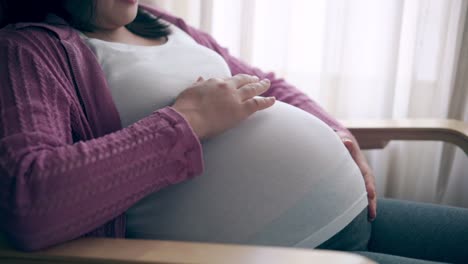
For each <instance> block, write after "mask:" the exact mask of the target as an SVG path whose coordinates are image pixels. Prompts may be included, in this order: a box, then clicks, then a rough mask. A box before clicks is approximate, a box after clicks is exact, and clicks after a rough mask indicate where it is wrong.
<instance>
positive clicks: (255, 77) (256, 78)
mask: <svg viewBox="0 0 468 264" xmlns="http://www.w3.org/2000/svg"><path fill="white" fill-rule="evenodd" d="M252 78H254V79H255V80H257V81H258V80H260V78H258V76H255V75H252Z"/></svg>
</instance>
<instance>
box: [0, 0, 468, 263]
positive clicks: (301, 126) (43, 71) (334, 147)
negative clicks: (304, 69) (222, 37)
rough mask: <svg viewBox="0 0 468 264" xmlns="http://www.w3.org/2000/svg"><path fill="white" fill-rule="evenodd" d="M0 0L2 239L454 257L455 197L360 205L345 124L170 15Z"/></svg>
mask: <svg viewBox="0 0 468 264" xmlns="http://www.w3.org/2000/svg"><path fill="white" fill-rule="evenodd" d="M1 3H2V6H1V7H2V8H3V22H2V24H0V26H4V25H6V24H9V25H8V26H6V27H5V28H3V29H2V30H1V31H0V58H1V59H2V61H6V63H2V66H1V67H0V88H1V90H0V92H1V93H0V107H1V109H0V110H1V112H0V113H1V114H0V124H1V131H0V133H1V134H0V193H1V198H0V199H1V200H0V215H1V218H0V228H1V231H2V232H4V233H6V234H7V236H8V237H9V239H10V240H11V242H12V243H13V244H14V245H16V246H17V247H18V248H20V249H23V250H37V249H41V248H44V247H48V246H51V245H54V244H57V243H61V242H64V241H68V240H71V239H74V238H77V237H80V236H85V235H86V236H110V237H124V236H127V237H134V238H154V239H174V240H189V241H207V242H222V243H241V244H258V245H276V246H290V247H305V248H322V249H335V250H347V251H356V252H358V253H360V254H363V255H366V256H368V257H370V258H372V259H375V260H377V261H379V262H382V263H427V262H428V261H426V260H433V261H450V262H463V261H466V260H467V259H468V255H467V253H466V251H465V250H464V248H465V246H466V245H467V243H468V228H467V224H466V223H468V212H467V210H466V209H460V208H450V207H441V206H435V205H424V204H417V203H409V202H401V201H394V200H383V199H382V200H380V201H379V217H378V218H375V217H376V198H375V191H374V183H373V177H372V173H371V172H370V169H369V167H368V165H367V163H366V161H365V159H364V158H363V155H362V153H361V151H360V150H359V147H358V146H357V144H356V142H355V141H354V138H353V137H352V135H350V134H349V132H348V131H347V130H346V129H345V128H343V127H342V126H341V125H340V124H339V123H337V122H336V120H334V119H333V118H332V117H330V116H329V115H327V114H326V113H325V112H324V111H323V110H322V109H321V108H320V107H319V106H318V105H317V104H315V103H314V102H312V101H311V100H310V99H309V98H307V97H306V96H305V95H304V94H302V93H301V92H299V91H298V90H297V89H295V88H294V87H292V86H291V85H289V84H287V83H286V82H285V81H284V80H282V79H277V78H275V77H274V75H273V74H265V73H263V72H262V71H260V70H258V69H256V68H252V67H250V66H248V65H246V64H245V63H243V62H241V61H239V60H238V59H236V58H234V57H232V56H230V55H229V54H228V52H227V50H225V49H223V48H221V47H220V46H219V45H218V44H217V43H216V42H215V41H214V40H213V39H212V38H211V37H210V36H209V35H207V34H205V33H202V32H200V31H198V30H196V29H194V28H191V27H189V26H187V25H186V24H185V23H184V21H182V20H181V19H178V18H175V17H173V16H171V15H169V14H166V13H164V12H161V11H160V10H156V9H152V8H149V7H144V6H139V5H138V3H137V1H136V0H95V1H91V0H86V1H77V0H48V1H32V0H31V1H24V0H23V1H9V0H4V1H3V2H1ZM26 6H28V7H29V8H23V7H26ZM30 10H31V11H30ZM275 97H276V98H275ZM368 218H369V220H374V219H375V221H372V222H369V221H368ZM452 222H455V224H454V223H452Z"/></svg>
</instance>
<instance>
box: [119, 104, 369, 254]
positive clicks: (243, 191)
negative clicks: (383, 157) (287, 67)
mask: <svg viewBox="0 0 468 264" xmlns="http://www.w3.org/2000/svg"><path fill="white" fill-rule="evenodd" d="M203 154H204V161H205V171H204V173H203V174H202V175H200V176H198V177H195V178H194V179H192V180H189V181H186V182H183V183H181V184H178V185H174V186H170V187H168V188H166V189H164V190H161V191H159V192H156V193H154V194H152V195H150V196H148V197H147V198H145V199H143V200H142V201H140V202H139V203H138V204H136V205H135V206H133V207H132V208H131V209H130V210H129V211H128V213H127V219H128V225H127V232H128V234H129V235H130V236H133V237H146V238H158V239H181V240H196V241H210V242H224V243H230V242H232V243H252V244H267V245H286V246H288V245H291V243H294V244H297V243H298V242H299V241H308V240H309V242H310V240H312V241H311V243H312V244H316V245H318V243H321V242H323V241H325V240H326V239H327V238H329V237H331V236H332V235H334V233H336V232H338V231H339V230H340V229H341V228H343V227H344V226H345V225H346V224H347V223H349V222H350V221H351V220H352V218H354V217H355V216H357V215H358V213H359V212H360V211H362V209H363V208H364V207H365V206H366V205H367V201H366V195H365V188H364V182H363V179H362V176H361V175H360V172H359V169H358V168H357V166H356V164H355V163H354V161H353V160H352V158H351V156H350V155H349V153H348V152H347V150H346V148H345V147H344V145H343V144H342V142H341V141H340V139H339V138H338V136H337V135H336V133H334V131H333V130H332V129H330V128H329V127H328V126H327V125H326V124H324V123H323V122H322V121H320V120H319V119H317V118H315V117H314V116H312V115H310V114H309V113H306V112H304V111H302V110H300V109H298V108H295V107H293V106H290V105H287V104H284V103H281V102H278V101H277V102H276V103H275V105H274V106H273V107H271V108H269V109H267V110H264V111H261V112H258V113H256V114H254V115H253V116H251V117H249V118H248V119H247V120H245V121H244V122H242V123H241V124H240V125H238V126H237V127H235V128H233V129H231V130H229V131H227V132H225V133H224V134H222V135H220V136H218V137H216V138H213V139H210V140H207V141H205V142H203ZM145 219H146V220H145ZM148 219H152V220H151V221H148ZM285 229H287V235H286V236H285V235H284V233H282V232H278V230H283V231H284V230H285ZM304 229H305V230H304ZM316 245H314V246H316Z"/></svg>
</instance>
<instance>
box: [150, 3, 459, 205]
mask: <svg viewBox="0 0 468 264" xmlns="http://www.w3.org/2000/svg"><path fill="white" fill-rule="evenodd" d="M143 2H151V3H152V4H156V5H158V6H159V7H162V8H163V9H166V10H168V11H170V12H171V13H173V14H176V15H178V16H181V17H183V18H185V19H186V20H187V21H188V23H189V24H191V25H193V26H195V27H199V28H201V29H202V30H204V31H207V32H210V33H211V34H212V35H213V36H214V37H215V38H216V39H217V40H218V41H219V42H220V43H221V44H222V45H224V46H227V47H229V49H230V51H231V53H233V54H234V55H237V56H239V57H241V58H242V59H243V60H245V61H247V62H249V63H251V64H252V65H255V66H258V67H260V68H262V69H264V70H272V71H275V72H276V73H277V74H278V75H280V76H283V77H285V78H286V79H287V80H288V81H289V82H291V83H293V84H295V85H296V86H297V87H298V88H300V89H302V90H303V91H304V92H305V93H307V94H308V95H310V96H311V97H312V98H314V99H315V100H316V101H317V102H319V103H320V104H321V105H322V106H323V107H324V108H325V109H327V110H328V111H329V112H330V113H331V114H333V115H334V116H335V117H337V118H339V119H381V118H385V119H399V118H456V119H459V120H464V121H465V122H468V107H467V104H468V92H467V90H468V89H467V86H468V80H467V78H466V77H465V75H466V71H467V70H468V47H467V46H468V33H465V31H466V30H467V29H468V28H467V27H466V26H465V15H466V11H467V2H466V1H465V0H406V1H404V0H380V1H375V0H314V1H310V0H147V1H143ZM463 36H465V39H464V38H463ZM457 70H458V71H457ZM463 70H465V71H463ZM366 155H367V157H368V160H369V163H370V165H371V167H372V168H373V169H374V172H375V175H376V178H377V190H378V193H379V195H380V196H385V197H395V198H402V199H407V200H416V201H423V202H432V203H444V204H450V205H456V206H463V207H468V158H467V156H466V155H465V154H464V153H463V151H461V150H460V149H458V148H454V147H453V146H451V145H448V144H442V143H437V142H392V143H390V144H389V146H388V147H387V148H386V149H385V150H375V151H366Z"/></svg>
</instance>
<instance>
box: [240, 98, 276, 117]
mask: <svg viewBox="0 0 468 264" xmlns="http://www.w3.org/2000/svg"><path fill="white" fill-rule="evenodd" d="M275 101H276V98H275V97H260V96H255V97H253V98H251V99H248V100H247V101H245V102H244V109H245V110H246V111H247V114H248V115H251V114H253V113H255V112H257V111H260V110H263V109H266V108H268V107H270V106H272V105H273V104H274V103H275Z"/></svg>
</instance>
